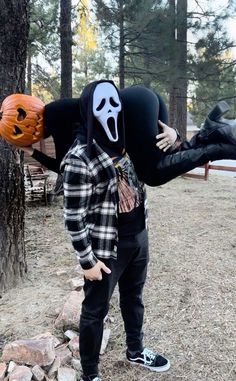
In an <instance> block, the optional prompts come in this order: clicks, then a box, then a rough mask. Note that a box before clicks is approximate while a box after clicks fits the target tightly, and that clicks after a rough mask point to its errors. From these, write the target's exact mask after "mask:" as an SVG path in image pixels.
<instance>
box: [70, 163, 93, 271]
mask: <svg viewBox="0 0 236 381" xmlns="http://www.w3.org/2000/svg"><path fill="white" fill-rule="evenodd" d="M63 178H64V218H65V225H66V228H67V230H68V232H69V235H70V237H71V240H72V244H73V247H74V249H75V250H76V253H77V257H78V259H79V261H80V264H81V266H82V268H83V269H84V270H87V269H90V268H92V267H93V266H95V264H96V263H97V261H98V260H97V258H96V256H95V255H94V253H93V251H92V247H91V242H90V238H89V232H88V226H87V213H88V207H89V203H90V198H91V195H92V181H91V175H90V173H89V171H88V166H87V165H86V164H85V163H84V162H83V161H82V160H80V159H67V160H66V161H65V167H64V174H63Z"/></svg>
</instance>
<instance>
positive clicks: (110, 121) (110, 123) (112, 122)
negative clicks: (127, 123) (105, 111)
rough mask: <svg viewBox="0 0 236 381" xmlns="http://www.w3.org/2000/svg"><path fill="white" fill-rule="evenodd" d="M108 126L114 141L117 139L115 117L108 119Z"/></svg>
mask: <svg viewBox="0 0 236 381" xmlns="http://www.w3.org/2000/svg"><path fill="white" fill-rule="evenodd" d="M107 125H108V128H109V131H110V133H111V135H112V137H113V139H116V128H115V119H114V118H113V117H110V118H108V119H107Z"/></svg>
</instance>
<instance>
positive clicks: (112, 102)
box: [110, 98, 119, 107]
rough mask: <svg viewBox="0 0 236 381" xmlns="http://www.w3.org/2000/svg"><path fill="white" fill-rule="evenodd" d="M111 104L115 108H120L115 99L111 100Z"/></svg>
mask: <svg viewBox="0 0 236 381" xmlns="http://www.w3.org/2000/svg"><path fill="white" fill-rule="evenodd" d="M110 104H111V105H112V106H113V107H118V106H119V103H116V102H115V101H114V99H113V98H110Z"/></svg>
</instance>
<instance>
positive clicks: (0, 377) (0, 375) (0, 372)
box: [0, 362, 7, 381]
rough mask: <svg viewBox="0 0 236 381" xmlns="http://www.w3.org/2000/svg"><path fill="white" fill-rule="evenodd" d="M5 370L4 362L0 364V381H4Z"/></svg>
mask: <svg viewBox="0 0 236 381" xmlns="http://www.w3.org/2000/svg"><path fill="white" fill-rule="evenodd" d="M6 370H7V364H6V363H5V362H0V381H3V380H4V377H5V373H6Z"/></svg>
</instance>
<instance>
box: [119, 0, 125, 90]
mask: <svg viewBox="0 0 236 381" xmlns="http://www.w3.org/2000/svg"><path fill="white" fill-rule="evenodd" d="M123 8H124V2H123V0H120V1H119V16H120V21H119V32H120V41H119V77H120V84H119V85H120V89H123V88H124V87H125V48H124V47H125V42H124V9H123Z"/></svg>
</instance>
